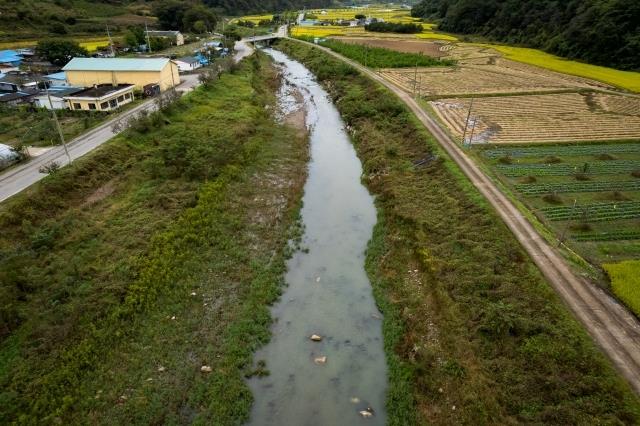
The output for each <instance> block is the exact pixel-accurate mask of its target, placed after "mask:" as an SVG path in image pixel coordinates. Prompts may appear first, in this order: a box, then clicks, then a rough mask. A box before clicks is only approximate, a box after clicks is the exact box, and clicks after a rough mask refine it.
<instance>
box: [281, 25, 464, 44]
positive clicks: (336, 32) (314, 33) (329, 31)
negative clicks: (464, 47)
mask: <svg viewBox="0 0 640 426" xmlns="http://www.w3.org/2000/svg"><path fill="white" fill-rule="evenodd" d="M290 34H291V35H292V36H293V37H330V36H336V37H338V36H343V37H369V38H384V39H389V38H396V39H413V40H415V39H432V40H447V41H456V40H457V39H456V38H455V37H453V36H450V35H448V34H440V33H435V32H430V31H429V30H424V32H422V33H420V34H394V33H374V32H370V31H365V29H364V28H363V27H343V26H338V25H326V26H324V25H323V26H320V25H318V26H315V25H314V26H297V27H293V28H291V32H290Z"/></svg>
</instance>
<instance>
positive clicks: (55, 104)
mask: <svg viewBox="0 0 640 426" xmlns="http://www.w3.org/2000/svg"><path fill="white" fill-rule="evenodd" d="M83 90H84V89H83V88H82V87H51V88H49V96H50V97H51V102H49V96H47V94H46V93H42V94H39V95H38V96H35V97H34V98H33V101H34V105H35V106H36V107H38V108H46V109H51V108H53V109H69V102H67V100H66V99H65V98H66V97H67V96H71V95H73V94H74V93H78V92H81V91H83Z"/></svg>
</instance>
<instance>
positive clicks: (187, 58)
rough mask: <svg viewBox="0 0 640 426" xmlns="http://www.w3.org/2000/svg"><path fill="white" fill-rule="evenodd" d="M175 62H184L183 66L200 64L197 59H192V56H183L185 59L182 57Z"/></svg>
mask: <svg viewBox="0 0 640 426" xmlns="http://www.w3.org/2000/svg"><path fill="white" fill-rule="evenodd" d="M176 61H179V62H184V63H185V64H197V63H199V62H200V60H199V59H198V58H196V57H193V56H185V57H182V58H178V59H176Z"/></svg>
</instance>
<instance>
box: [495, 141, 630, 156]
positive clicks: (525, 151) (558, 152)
mask: <svg viewBox="0 0 640 426" xmlns="http://www.w3.org/2000/svg"><path fill="white" fill-rule="evenodd" d="M627 153H636V154H640V143H618V144H588V145H587V144H585V145H575V144H571V145H556V146H526V147H515V148H494V149H487V150H485V151H484V152H483V154H484V156H485V157H487V158H500V157H507V156H508V157H512V158H526V157H538V158H542V157H545V156H582V155H599V154H627Z"/></svg>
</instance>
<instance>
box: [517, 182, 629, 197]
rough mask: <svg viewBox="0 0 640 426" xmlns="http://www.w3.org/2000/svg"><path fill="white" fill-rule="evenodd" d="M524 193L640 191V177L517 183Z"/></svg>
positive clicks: (519, 190)
mask: <svg viewBox="0 0 640 426" xmlns="http://www.w3.org/2000/svg"><path fill="white" fill-rule="evenodd" d="M515 188H516V190H517V191H518V192H520V193H522V194H523V195H541V194H549V193H563V192H605V191H640V179H636V180H622V181H604V182H562V183H532V184H519V185H515Z"/></svg>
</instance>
